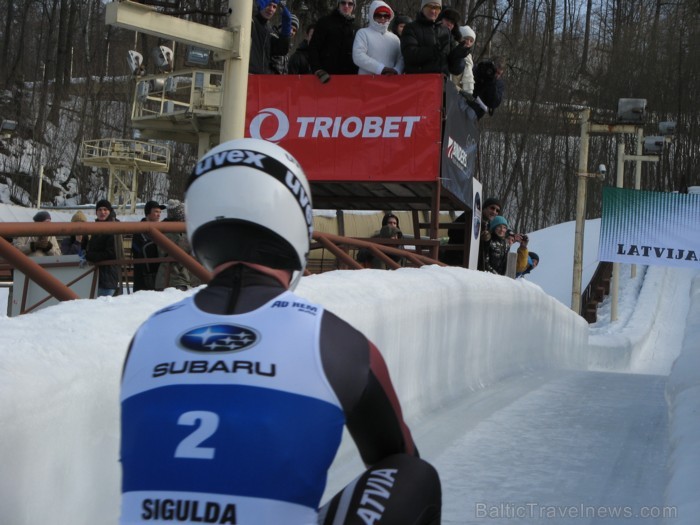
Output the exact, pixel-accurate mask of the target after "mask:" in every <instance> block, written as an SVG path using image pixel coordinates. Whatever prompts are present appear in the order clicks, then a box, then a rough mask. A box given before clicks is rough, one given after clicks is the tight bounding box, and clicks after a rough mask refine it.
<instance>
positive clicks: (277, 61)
mask: <svg viewBox="0 0 700 525" xmlns="http://www.w3.org/2000/svg"><path fill="white" fill-rule="evenodd" d="M291 23H292V29H291V34H290V36H289V49H288V50H287V53H285V54H284V55H274V54H273V55H272V57H271V58H270V68H271V69H272V72H273V73H274V74H276V75H287V74H289V60H290V59H291V55H292V47H293V43H294V37H295V36H296V34H297V31H299V27H300V25H301V24H300V22H299V18H298V17H297V16H296V15H292V22H291ZM282 31H283V28H282V25H278V26H275V28H274V30H273V32H272V38H279V37H280V35H281V34H282Z"/></svg>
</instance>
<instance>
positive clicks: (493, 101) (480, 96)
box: [469, 57, 506, 119]
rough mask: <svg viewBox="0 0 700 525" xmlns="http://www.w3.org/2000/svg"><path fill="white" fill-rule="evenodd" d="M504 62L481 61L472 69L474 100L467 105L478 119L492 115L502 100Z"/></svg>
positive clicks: (498, 60) (499, 59) (501, 60)
mask: <svg viewBox="0 0 700 525" xmlns="http://www.w3.org/2000/svg"><path fill="white" fill-rule="evenodd" d="M505 69H506V64H505V60H504V59H503V58H501V57H496V58H493V59H487V60H482V61H481V62H479V63H478V64H477V65H476V66H475V67H474V93H473V97H474V100H473V101H470V102H469V105H470V106H471V107H472V109H473V110H474V111H475V112H476V116H477V118H478V119H480V118H481V117H483V116H484V115H485V114H486V113H488V114H489V115H493V113H494V111H495V110H496V108H497V107H498V106H500V105H501V102H502V100H503V93H504V91H505V83H504V82H503V78H502V77H503V73H504V72H505Z"/></svg>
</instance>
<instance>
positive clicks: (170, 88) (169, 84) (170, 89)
mask: <svg viewBox="0 0 700 525" xmlns="http://www.w3.org/2000/svg"><path fill="white" fill-rule="evenodd" d="M163 91H165V92H166V93H167V94H168V95H174V94H175V93H177V77H168V78H166V79H165V85H164V87H163Z"/></svg>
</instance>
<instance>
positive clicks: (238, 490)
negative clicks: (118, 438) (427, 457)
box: [121, 265, 441, 525]
mask: <svg viewBox="0 0 700 525" xmlns="http://www.w3.org/2000/svg"><path fill="white" fill-rule="evenodd" d="M121 402H122V416H121V417H122V442H121V461H122V467H123V481H122V492H123V497H122V514H121V524H122V525H127V524H136V523H139V524H142V523H228V524H234V523H235V524H238V525H248V524H275V525H277V524H284V525H296V524H309V525H311V524H316V523H327V524H341V523H342V524H355V523H357V524H374V523H376V524H402V525H406V524H438V523H439V521H440V499H441V494H440V481H439V478H438V475H437V472H436V471H435V470H434V469H433V468H432V467H431V466H430V465H429V464H428V463H426V462H425V461H423V460H421V459H419V458H418V452H417V451H416V448H415V445H414V443H413V440H412V438H411V434H410V432H409V430H408V427H407V426H406V424H405V423H404V421H403V418H402V415H401V408H400V406H399V402H398V399H397V397H396V394H395V392H394V389H393V387H392V384H391V381H390V379H389V374H388V371H387V368H386V365H385V363H384V360H383V358H382V356H381V355H380V353H379V351H378V350H377V348H376V347H375V346H374V345H373V344H372V343H371V342H370V341H368V340H367V339H366V338H365V337H364V336H363V335H362V334H361V333H360V332H358V331H357V330H355V329H354V328H352V327H351V326H350V325H349V324H348V323H346V322H345V321H343V320H341V319H340V318H338V317H337V316H335V315H334V314H332V313H330V312H328V311H326V310H324V309H323V308H322V307H321V306H319V305H316V304H312V303H311V302H309V301H307V300H306V299H303V298H301V297H299V296H298V295H296V294H294V293H292V292H289V291H287V290H285V288H284V287H282V286H281V285H280V284H279V283H278V282H277V281H276V280H275V279H274V278H272V277H269V276H266V275H263V274H261V273H258V272H255V271H254V270H251V269H249V268H244V267H242V266H240V265H238V266H234V267H233V269H231V268H229V269H228V270H225V271H224V272H222V273H221V274H220V275H218V276H217V277H215V278H214V280H213V281H212V283H211V284H210V285H209V286H208V287H207V288H205V289H203V290H202V291H200V292H198V293H197V295H195V296H192V297H188V298H186V299H184V300H182V301H180V302H179V303H176V304H174V305H172V306H169V307H167V308H164V309H162V310H160V311H159V312H157V313H155V314H154V315H153V316H152V317H151V318H150V319H148V321H147V322H146V323H144V325H143V326H142V327H141V328H140V329H139V330H138V332H137V333H136V335H135V336H134V338H133V340H132V343H131V346H130V350H129V355H128V356H127V360H126V362H125V365H124V375H123V379H122V394H121ZM343 425H346V426H347V428H348V430H349V432H350V434H351V435H352V437H353V439H354V440H355V443H356V444H357V447H358V449H359V452H360V455H361V457H362V459H363V461H364V462H365V464H366V465H368V466H369V468H368V470H367V471H365V472H364V473H363V474H362V475H361V476H360V477H359V478H358V479H356V480H355V481H354V482H353V483H351V484H350V485H349V486H348V487H346V488H345V489H344V490H343V491H341V492H340V493H339V494H338V495H336V496H335V497H334V498H333V499H331V500H330V501H329V502H328V504H326V505H325V506H324V507H323V508H322V509H320V510H318V507H319V503H320V500H321V497H322V494H323V491H324V487H325V484H326V475H327V471H328V468H329V467H330V465H331V462H332V461H333V458H334V456H335V453H336V451H337V449H338V447H339V445H340V441H341V434H342V429H343Z"/></svg>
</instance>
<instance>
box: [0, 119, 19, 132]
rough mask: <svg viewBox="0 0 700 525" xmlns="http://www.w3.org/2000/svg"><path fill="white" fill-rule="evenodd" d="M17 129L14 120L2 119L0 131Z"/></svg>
mask: <svg viewBox="0 0 700 525" xmlns="http://www.w3.org/2000/svg"><path fill="white" fill-rule="evenodd" d="M16 129H17V121H16V120H5V119H2V124H0V131H4V132H8V131H15V130H16Z"/></svg>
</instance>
